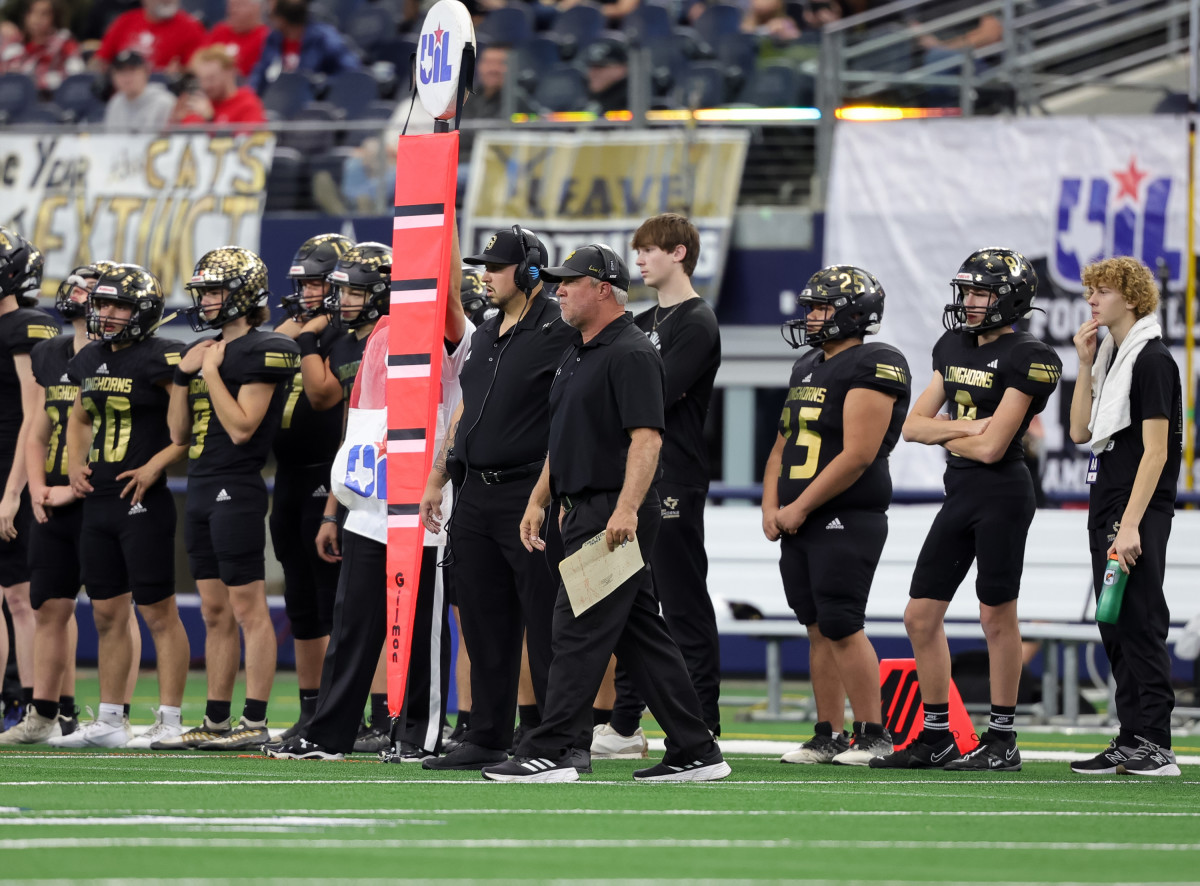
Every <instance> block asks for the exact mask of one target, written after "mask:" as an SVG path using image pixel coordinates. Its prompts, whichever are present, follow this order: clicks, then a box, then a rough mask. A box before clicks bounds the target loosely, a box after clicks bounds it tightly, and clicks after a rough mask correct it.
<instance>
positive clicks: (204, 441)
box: [188, 329, 300, 477]
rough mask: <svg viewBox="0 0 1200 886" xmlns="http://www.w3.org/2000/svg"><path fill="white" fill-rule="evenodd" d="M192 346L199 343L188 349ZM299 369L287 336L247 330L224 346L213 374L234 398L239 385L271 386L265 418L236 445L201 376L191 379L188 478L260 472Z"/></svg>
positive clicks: (297, 353)
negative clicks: (219, 417) (221, 419)
mask: <svg viewBox="0 0 1200 886" xmlns="http://www.w3.org/2000/svg"><path fill="white" fill-rule="evenodd" d="M207 340H208V339H204V341H207ZM217 340H218V341H219V340H220V336H217ZM196 344H199V342H195V343H193V345H192V346H191V347H195V345H196ZM299 368H300V347H299V345H297V344H296V343H295V342H294V341H292V340H291V339H290V338H288V337H287V336H286V335H279V334H278V333H276V332H260V331H259V330H257V329H251V330H249V331H248V332H247V333H246V334H245V335H241V336H238V337H237V338H235V339H234V340H233V341H231V342H229V343H227V344H226V345H225V356H224V357H223V358H222V360H221V366H220V369H219V370H218V372H219V373H220V376H221V381H222V382H224V384H225V387H226V388H227V389H228V391H229V393H230V395H231V396H232V397H233V398H234V399H237V395H238V392H239V391H241V389H242V385H247V384H253V383H255V382H268V383H270V384H274V385H275V393H274V394H273V395H272V397H271V405H270V406H269V407H268V408H267V412H266V414H265V415H264V416H263V419H262V421H261V422H259V425H258V428H257V429H256V430H255V432H254V434H253V436H252V437H251V438H250V439H249V440H247V441H246V442H245V443H243V444H241V445H238V444H235V443H234V442H233V440H232V439H231V438H230V436H229V432H228V431H226V430H225V428H224V427H222V426H221V421H220V419H218V418H217V414H216V411H215V410H214V409H213V407H212V400H211V399H210V398H209V395H208V382H207V381H205V380H204V377H203V375H201V374H197V375H195V376H193V377H192V380H191V381H190V382H189V383H188V406H189V408H190V410H191V415H192V445H191V447H190V448H189V449H188V476H189V477H208V476H213V475H216V474H256V473H258V472H259V471H261V470H262V468H263V465H264V464H266V461H267V454H268V453H269V452H270V451H271V442H272V440H274V438H275V432H276V430H278V428H279V422H280V419H281V418H282V417H283V407H284V404H285V401H286V399H287V389H288V383H289V382H290V381H291V380H292V378H293V377H294V376H295V374H296V370H297V369H299Z"/></svg>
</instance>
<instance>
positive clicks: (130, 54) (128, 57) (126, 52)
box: [113, 49, 146, 68]
mask: <svg viewBox="0 0 1200 886" xmlns="http://www.w3.org/2000/svg"><path fill="white" fill-rule="evenodd" d="M113 67H114V68H144V67H146V56H144V55H142V54H141V53H140V52H138V51H137V50H136V49H122V50H121V51H120V52H118V53H117V57H116V58H114V59H113Z"/></svg>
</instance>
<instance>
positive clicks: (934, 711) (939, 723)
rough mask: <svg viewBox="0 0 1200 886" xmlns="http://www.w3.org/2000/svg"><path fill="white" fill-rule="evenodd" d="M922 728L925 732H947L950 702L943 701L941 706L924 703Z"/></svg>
mask: <svg viewBox="0 0 1200 886" xmlns="http://www.w3.org/2000/svg"><path fill="white" fill-rule="evenodd" d="M924 728H925V731H926V732H949V731H950V702H948V701H944V702H942V703H941V704H930V703H929V702H925V724H924Z"/></svg>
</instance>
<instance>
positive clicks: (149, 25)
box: [92, 0, 204, 73]
mask: <svg viewBox="0 0 1200 886" xmlns="http://www.w3.org/2000/svg"><path fill="white" fill-rule="evenodd" d="M203 42H204V26H203V25H201V24H200V22H198V21H196V20H195V19H194V18H192V17H191V16H190V15H188V14H187V13H186V12H183V11H181V10H180V9H179V3H178V2H177V0H142V8H141V9H134V10H131V11H129V12H126V13H125V14H123V15H121V16H120V17H119V18H117V20H116V21H115V22H113V23H112V25H111V27H109V29H108V30H107V31H106V32H105V34H104V39H103V40H101V41H100V48H99V49H97V50H96V54H95V55H94V56H93V57H92V63H93V64H94V65H96V66H98V67H100V68H101V69H106V68H107V67H108V66H109V65H111V64H112V61H113V59H114V58H116V56H117V53H119V52H120V51H121V50H123V49H134V50H136V51H138V52H140V53H141V54H142V55H144V56H145V57H146V58H147V59H148V60H149V61H150V66H151V68H152V69H154V70H156V71H167V72H171V73H174V72H177V71H180V70H182V69H183V66H184V65H186V64H187V63H188V60H189V59H190V58H191V57H192V53H193V52H195V51H196V49H197V47H199V46H200V44H201V43H203Z"/></svg>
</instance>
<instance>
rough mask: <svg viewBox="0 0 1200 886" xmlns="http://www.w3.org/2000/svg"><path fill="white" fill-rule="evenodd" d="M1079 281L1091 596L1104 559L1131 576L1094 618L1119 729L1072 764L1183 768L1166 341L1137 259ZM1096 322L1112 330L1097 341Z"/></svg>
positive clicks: (1176, 397)
mask: <svg viewBox="0 0 1200 886" xmlns="http://www.w3.org/2000/svg"><path fill="white" fill-rule="evenodd" d="M1083 286H1084V297H1085V298H1086V299H1087V302H1088V304H1089V305H1090V306H1091V309H1092V319H1091V320H1088V321H1087V322H1086V323H1084V324H1083V325H1082V326H1081V327H1080V328H1079V332H1077V333H1076V334H1075V350H1076V352H1077V353H1078V354H1079V376H1078V378H1077V379H1076V382H1075V393H1074V395H1073V396H1072V397H1071V439H1072V440H1074V441H1075V442H1076V443H1088V442H1090V443H1091V448H1092V452H1093V453H1094V454H1093V455H1092V461H1091V464H1090V465H1089V467H1088V475H1087V482H1088V483H1089V484H1091V487H1092V489H1091V495H1090V497H1089V500H1088V538H1089V542H1090V548H1091V553H1092V576H1093V581H1094V583H1095V588H1096V594H1097V596H1099V594H1100V589H1101V587H1102V585H1103V581H1104V571H1105V564H1106V562H1107V561H1108V560H1109V559H1115V560H1117V561H1118V563H1119V564H1120V568H1121V570H1122V571H1124V572H1127V573H1128V574H1129V579H1128V583H1127V584H1126V585H1125V598H1124V601H1123V603H1122V607H1121V612H1120V617H1119V618H1118V621H1117V623H1116V624H1115V625H1110V624H1104V623H1101V624H1100V636H1101V638H1102V639H1103V641H1104V651H1105V653H1106V654H1107V655H1108V661H1109V664H1110V666H1111V667H1112V674H1113V679H1114V680H1116V682H1117V694H1116V706H1117V717H1118V719H1119V721H1120V728H1119V731H1118V732H1117V736H1116V737H1115V738H1114V739H1113V740H1112V741H1111V742H1110V744H1109V746H1108V748H1106V749H1105V750H1104V751H1102V752H1101V753H1099V754H1097V755H1096V756H1095V757H1093V758H1091V759H1090V760H1079V761H1077V762H1075V763H1072V764H1071V771H1072V772H1082V773H1086V774H1089V775H1107V774H1109V773H1113V772H1119V773H1128V774H1131V775H1179V774H1180V773H1179V766H1178V765H1177V764H1176V762H1175V754H1174V753H1173V752H1172V751H1171V711H1172V710H1173V709H1174V707H1175V691H1174V690H1173V689H1172V688H1171V656H1170V655H1169V653H1168V652H1167V628H1168V626H1169V623H1170V619H1171V613H1170V612H1169V611H1168V609H1167V601H1166V599H1165V598H1164V596H1163V589H1162V586H1163V571H1164V569H1165V567H1166V556H1167V539H1168V538H1169V537H1170V535H1171V519H1172V518H1173V517H1174V516H1175V490H1176V484H1177V483H1178V481H1179V464H1180V460H1181V459H1180V451H1181V450H1182V448H1183V407H1182V395H1181V393H1180V392H1181V386H1180V382H1179V368H1178V367H1177V366H1176V365H1175V360H1174V359H1173V358H1172V357H1171V352H1170V350H1169V349H1168V348H1167V346H1166V345H1164V344H1163V342H1162V328H1161V327H1160V326H1159V324H1158V320H1157V318H1156V316H1155V314H1154V310H1155V308H1157V307H1158V290H1157V288H1156V287H1155V283H1154V275H1153V274H1152V273H1151V271H1150V269H1149V268H1147V267H1146V266H1145V265H1143V264H1142V263H1141V262H1139V261H1138V260H1137V259H1133V258H1128V257H1123V258H1110V259H1105V260H1104V261H1101V262H1098V263H1096V264H1094V265H1089V266H1088V267H1086V268H1084V269H1083ZM1101 326H1104V327H1107V329H1108V336H1107V338H1105V340H1104V341H1103V342H1102V343H1100V345H1099V347H1097V345H1096V339H1097V334H1098V332H1099V328H1100V327H1101Z"/></svg>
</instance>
